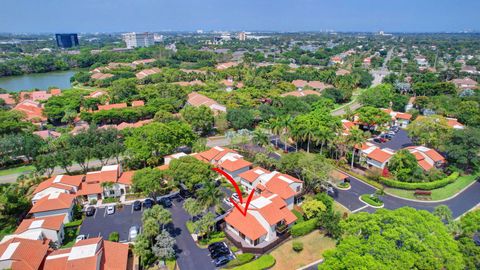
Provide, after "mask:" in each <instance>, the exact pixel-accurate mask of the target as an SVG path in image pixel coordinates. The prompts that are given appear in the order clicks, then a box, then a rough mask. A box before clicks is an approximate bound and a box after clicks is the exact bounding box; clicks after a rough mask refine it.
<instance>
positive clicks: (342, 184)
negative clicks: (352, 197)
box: [337, 182, 350, 188]
mask: <svg viewBox="0 0 480 270" xmlns="http://www.w3.org/2000/svg"><path fill="white" fill-rule="evenodd" d="M337 186H338V187H339V188H349V187H350V184H349V183H348V182H341V183H339V184H338V185H337Z"/></svg>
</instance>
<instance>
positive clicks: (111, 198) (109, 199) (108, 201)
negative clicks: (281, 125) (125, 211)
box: [102, 197, 119, 203]
mask: <svg viewBox="0 0 480 270" xmlns="http://www.w3.org/2000/svg"><path fill="white" fill-rule="evenodd" d="M102 202H103V203H116V202H119V199H118V198H115V197H108V198H105V199H103V201H102Z"/></svg>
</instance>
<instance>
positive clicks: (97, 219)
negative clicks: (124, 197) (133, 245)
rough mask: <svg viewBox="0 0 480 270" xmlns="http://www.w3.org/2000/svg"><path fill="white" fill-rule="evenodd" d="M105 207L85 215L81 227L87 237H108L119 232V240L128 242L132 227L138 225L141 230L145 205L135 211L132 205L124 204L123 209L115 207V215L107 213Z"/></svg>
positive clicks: (81, 231) (81, 232)
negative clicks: (91, 214)
mask: <svg viewBox="0 0 480 270" xmlns="http://www.w3.org/2000/svg"><path fill="white" fill-rule="evenodd" d="M105 209H106V208H97V210H96V211H95V215H93V216H91V217H85V219H84V220H83V223H82V226H81V227H80V234H83V235H85V236H86V237H87V238H93V237H98V236H102V237H103V238H105V239H108V236H109V235H110V233H112V232H118V233H119V236H120V238H119V241H120V242H128V231H129V229H130V227H132V226H137V227H138V228H139V229H140V231H141V230H142V228H141V226H142V213H143V210H144V208H143V207H142V209H141V210H140V211H133V207H132V205H124V206H123V207H122V208H121V209H119V208H115V213H114V214H113V215H107V214H106V211H105Z"/></svg>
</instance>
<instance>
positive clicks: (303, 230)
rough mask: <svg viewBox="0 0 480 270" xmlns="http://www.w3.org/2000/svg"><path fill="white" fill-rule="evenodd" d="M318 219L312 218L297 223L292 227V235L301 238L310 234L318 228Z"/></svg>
mask: <svg viewBox="0 0 480 270" xmlns="http://www.w3.org/2000/svg"><path fill="white" fill-rule="evenodd" d="M317 223H318V219H316V218H312V219H310V220H307V221H304V222H300V223H297V224H295V225H293V226H292V228H291V229H290V233H291V234H292V236H293V237H299V236H302V235H306V234H309V233H310V232H312V231H313V230H315V229H316V228H317Z"/></svg>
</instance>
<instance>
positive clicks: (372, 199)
mask: <svg viewBox="0 0 480 270" xmlns="http://www.w3.org/2000/svg"><path fill="white" fill-rule="evenodd" d="M360 197H361V198H362V200H363V201H364V202H366V203H367V204H370V205H372V206H382V205H383V202H382V200H380V199H379V198H377V197H375V196H374V197H371V196H370V194H363V195H362V196H360Z"/></svg>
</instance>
